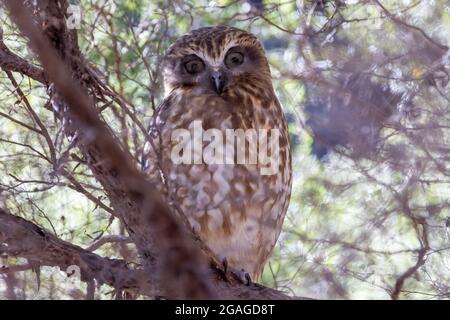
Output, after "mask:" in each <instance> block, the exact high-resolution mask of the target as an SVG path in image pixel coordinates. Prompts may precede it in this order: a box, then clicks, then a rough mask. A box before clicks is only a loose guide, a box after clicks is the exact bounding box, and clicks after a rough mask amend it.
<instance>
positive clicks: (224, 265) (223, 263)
mask: <svg viewBox="0 0 450 320" xmlns="http://www.w3.org/2000/svg"><path fill="white" fill-rule="evenodd" d="M222 267H223V273H224V275H225V276H226V274H227V271H228V260H227V258H223V259H222Z"/></svg>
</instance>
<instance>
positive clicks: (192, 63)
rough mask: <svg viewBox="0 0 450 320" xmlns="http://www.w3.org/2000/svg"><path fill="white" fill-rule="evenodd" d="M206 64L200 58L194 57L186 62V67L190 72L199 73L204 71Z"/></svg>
mask: <svg viewBox="0 0 450 320" xmlns="http://www.w3.org/2000/svg"><path fill="white" fill-rule="evenodd" d="M204 68H205V64H204V63H203V61H202V60H201V59H200V58H194V59H192V60H189V61H187V62H185V63H184V69H186V72H187V73H189V74H197V73H200V72H202V71H203V69H204Z"/></svg>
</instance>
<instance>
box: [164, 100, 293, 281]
mask: <svg viewBox="0 0 450 320" xmlns="http://www.w3.org/2000/svg"><path fill="white" fill-rule="evenodd" d="M229 104H230V101H227V100H225V99H222V98H218V97H214V96H211V97H190V98H189V99H187V97H184V96H180V97H177V99H174V100H173V101H172V103H171V104H170V105H169V106H167V108H166V109H165V110H161V113H160V117H159V120H158V121H159V129H158V131H159V133H160V135H159V136H160V148H161V152H160V157H161V159H160V163H161V164H162V171H163V172H164V176H165V178H166V185H167V190H168V197H169V200H170V201H171V202H172V204H174V205H176V207H177V208H179V209H180V210H181V211H182V213H183V214H184V215H185V216H186V218H187V220H188V221H189V223H190V226H191V228H192V229H193V230H194V231H195V232H196V233H197V234H198V235H199V236H200V237H201V238H202V239H203V240H204V241H205V243H206V244H207V245H208V246H209V247H210V248H211V249H212V250H213V251H214V252H216V253H217V254H218V256H226V257H227V259H228V260H229V261H230V263H232V264H235V263H237V262H239V263H240V264H241V265H242V267H244V268H245V269H246V270H247V271H248V272H251V273H252V274H253V276H255V277H256V275H257V274H259V273H260V272H261V270H260V269H261V268H262V267H261V266H262V265H263V264H264V262H265V261H266V259H267V258H268V256H269V254H270V252H271V250H272V247H273V245H274V244H275V242H276V240H277V238H278V235H279V232H280V230H281V224H282V222H283V219H284V215H285V212H286V209H287V204H288V201H289V195H290V188H291V183H290V179H291V173H290V170H291V167H290V151H289V150H290V149H289V144H288V138H287V127H286V123H285V120H284V116H283V114H282V112H281V107H280V106H279V103H278V102H277V101H276V100H275V101H273V102H272V103H271V105H269V106H262V104H261V103H260V105H256V104H255V102H254V101H252V100H251V99H249V100H248V101H245V102H243V103H242V105H232V106H230V105H229ZM271 130H275V131H273V132H271ZM274 132H276V134H275V133H274ZM261 135H263V136H264V137H263V138H264V139H263V138H261ZM229 137H232V138H233V139H231V138H230V139H228V138H229ZM271 137H276V138H277V139H272V140H271ZM230 141H233V143H232V144H230V143H229V142H230ZM274 141H275V142H274ZM272 143H275V144H277V146H274V145H272ZM264 148H266V149H267V150H263V149H264ZM174 150H176V152H174ZM255 152H256V153H255ZM229 154H232V155H233V156H231V157H230V156H229ZM239 155H241V157H239ZM242 155H244V156H243V158H242ZM252 156H253V157H252ZM174 157H175V158H174ZM264 169H266V170H265V171H264Z"/></svg>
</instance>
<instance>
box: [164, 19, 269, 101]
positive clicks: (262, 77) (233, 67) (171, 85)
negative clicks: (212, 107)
mask: <svg viewBox="0 0 450 320" xmlns="http://www.w3.org/2000/svg"><path fill="white" fill-rule="evenodd" d="M163 74H164V85H165V89H166V92H171V91H172V90H173V89H175V88H190V89H193V90H192V91H193V92H195V93H196V94H198V95H202V94H215V95H219V96H224V95H226V94H227V93H230V92H232V91H233V90H237V89H239V90H241V91H242V90H244V91H250V92H251V91H253V93H255V91H257V90H258V88H260V89H261V90H262V89H264V90H267V89H268V88H267V86H269V87H270V89H272V84H271V77H270V69H269V64H268V62H267V59H266V57H265V54H264V50H263V48H262V46H261V44H260V42H259V41H258V39H257V38H256V37H255V36H254V35H252V34H250V33H248V32H245V31H243V30H240V29H236V28H232V27H227V26H216V27H206V28H201V29H197V30H194V31H192V32H191V33H188V34H186V35H184V36H183V37H181V38H179V39H178V40H177V41H176V42H175V43H174V44H173V45H172V46H171V47H170V48H169V50H168V52H167V54H166V57H165V59H164V72H163Z"/></svg>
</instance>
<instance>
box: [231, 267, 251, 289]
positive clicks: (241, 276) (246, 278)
mask: <svg viewBox="0 0 450 320" xmlns="http://www.w3.org/2000/svg"><path fill="white" fill-rule="evenodd" d="M230 272H231V273H232V274H233V275H234V277H235V278H236V279H237V280H239V281H240V282H241V283H242V284H245V285H246V286H249V285H251V284H252V278H251V277H250V274H249V273H248V272H247V271H245V270H244V269H241V270H237V269H233V268H231V269H230Z"/></svg>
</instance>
